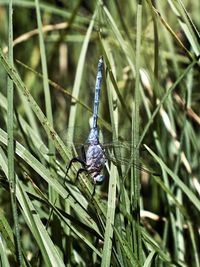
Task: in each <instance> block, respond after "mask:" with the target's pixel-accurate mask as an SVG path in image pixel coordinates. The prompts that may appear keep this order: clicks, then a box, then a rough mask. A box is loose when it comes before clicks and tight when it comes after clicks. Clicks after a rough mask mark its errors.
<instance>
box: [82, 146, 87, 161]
mask: <svg viewBox="0 0 200 267" xmlns="http://www.w3.org/2000/svg"><path fill="white" fill-rule="evenodd" d="M81 156H82V159H83V160H84V161H85V162H86V154H85V147H84V145H81Z"/></svg>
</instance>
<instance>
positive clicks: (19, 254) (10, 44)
mask: <svg viewBox="0 0 200 267" xmlns="http://www.w3.org/2000/svg"><path fill="white" fill-rule="evenodd" d="M8 47H9V50H8V57H9V60H10V62H11V64H12V65H13V7H12V0H11V1H10V2H9V38H8ZM7 88H8V91H7V92H8V93H7V97H8V122H7V131H8V177H9V188H10V197H11V206H12V213H13V220H14V228H15V239H16V251H17V259H18V264H19V266H20V267H21V266H22V250H21V242H20V230H19V219H18V212H17V199H16V178H15V170H14V138H13V121H14V112H13V89H14V85H13V81H12V80H11V78H10V77H9V76H8V85H7Z"/></svg>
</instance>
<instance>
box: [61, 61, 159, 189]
mask: <svg viewBox="0 0 200 267" xmlns="http://www.w3.org/2000/svg"><path fill="white" fill-rule="evenodd" d="M103 65H104V63H103V57H100V59H99V62H98V68H97V76H96V85H95V98H94V109H93V125H92V127H91V130H90V133H89V136H88V139H87V150H86V151H85V146H84V145H82V146H81V157H74V158H72V159H71V161H70V163H69V165H68V168H67V171H66V175H67V173H68V171H69V169H70V168H71V166H72V164H73V163H75V162H79V163H81V165H82V168H80V169H79V170H78V172H77V176H76V178H78V176H79V175H80V174H81V173H82V172H86V173H88V174H89V175H90V176H91V178H92V180H93V183H94V185H97V184H102V183H103V181H104V180H105V176H104V175H102V174H101V172H102V170H103V168H104V166H105V164H106V161H107V160H108V159H109V160H111V161H112V162H113V163H114V164H115V165H117V164H118V165H119V164H120V165H123V164H127V165H129V164H130V162H131V161H130V155H129V157H128V159H127V158H122V157H115V155H114V154H116V151H118V149H117V147H120V146H121V147H123V148H125V149H126V148H128V149H129V150H130V151H131V149H132V144H131V143H130V142H123V145H122V142H120V141H117V142H112V143H107V144H102V143H100V141H99V129H98V125H97V120H98V108H99V98H100V90H101V80H102V73H103ZM111 147H115V148H114V149H113V150H114V153H108V150H109V148H111ZM111 154H112V155H111ZM120 154H121V153H120ZM132 164H134V163H133V162H132ZM137 168H138V169H140V170H142V171H144V172H146V173H149V174H150V175H152V174H153V175H158V174H157V173H154V172H152V171H149V170H147V169H144V168H142V167H140V166H137Z"/></svg>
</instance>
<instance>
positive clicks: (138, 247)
mask: <svg viewBox="0 0 200 267" xmlns="http://www.w3.org/2000/svg"><path fill="white" fill-rule="evenodd" d="M136 29H137V30H136V77H135V96H134V107H133V112H134V114H132V119H133V121H132V129H133V144H134V145H133V147H137V146H138V143H139V134H140V133H139V128H140V114H139V111H140V76H139V75H140V74H139V70H140V50H141V31H142V1H139V2H138V5H137V21H136ZM133 158H134V163H135V166H134V167H133V177H132V178H133V183H131V195H130V196H131V206H132V211H131V213H132V214H133V216H134V217H135V220H134V223H133V225H132V228H133V234H134V236H133V240H134V241H135V242H134V254H135V257H136V259H138V261H139V263H140V264H141V265H142V239H141V231H140V176H139V170H138V168H137V167H136V166H138V163H139V149H135V150H133ZM131 180H132V179H131Z"/></svg>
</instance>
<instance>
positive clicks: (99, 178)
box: [93, 174, 105, 185]
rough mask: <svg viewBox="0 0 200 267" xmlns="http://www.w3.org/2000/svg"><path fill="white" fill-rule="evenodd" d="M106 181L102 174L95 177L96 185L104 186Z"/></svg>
mask: <svg viewBox="0 0 200 267" xmlns="http://www.w3.org/2000/svg"><path fill="white" fill-rule="evenodd" d="M104 180H105V176H104V175H102V174H98V175H97V176H95V177H93V181H94V184H97V185H99V184H102V183H103V181H104Z"/></svg>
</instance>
